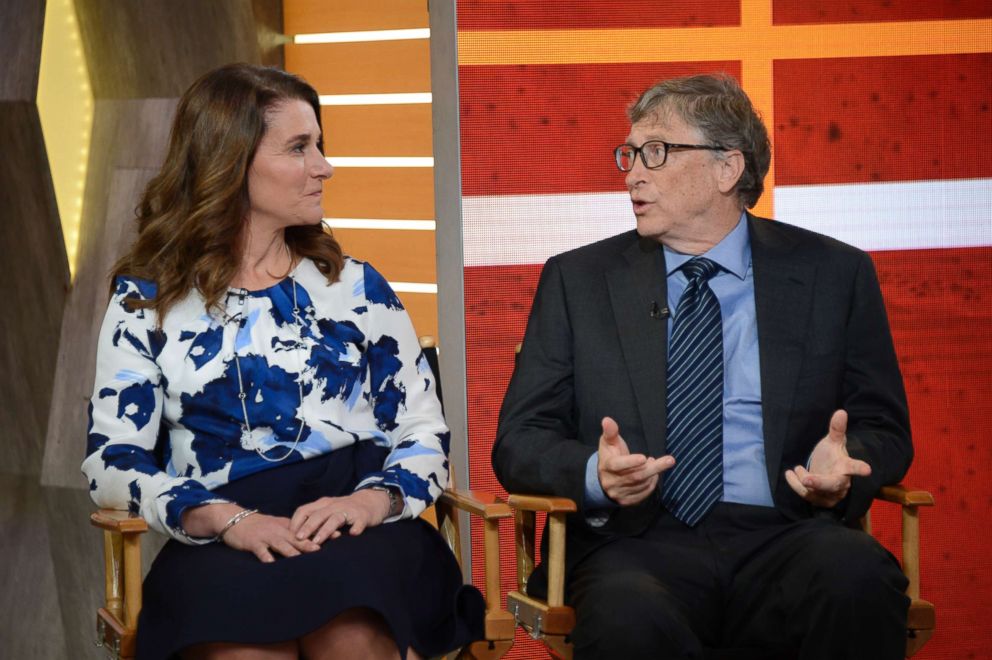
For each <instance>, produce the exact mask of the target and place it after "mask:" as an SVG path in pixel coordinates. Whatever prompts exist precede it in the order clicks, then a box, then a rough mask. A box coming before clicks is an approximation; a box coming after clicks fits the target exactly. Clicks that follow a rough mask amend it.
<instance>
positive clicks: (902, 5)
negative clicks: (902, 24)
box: [773, 0, 992, 24]
mask: <svg viewBox="0 0 992 660" xmlns="http://www.w3.org/2000/svg"><path fill="white" fill-rule="evenodd" d="M989 16H992V2H989V0H774V9H773V18H774V22H775V23H779V24H789V23H792V24H796V23H808V24H814V23H868V22H878V21H919V20H934V19H949V18H951V19H953V18H959V19H960V18H986V17H989Z"/></svg>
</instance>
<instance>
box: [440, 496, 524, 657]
mask: <svg viewBox="0 0 992 660" xmlns="http://www.w3.org/2000/svg"><path fill="white" fill-rule="evenodd" d="M456 509H457V510H460V511H467V512H468V513H470V514H473V515H476V516H479V517H480V518H482V521H483V533H482V541H483V562H484V563H483V580H484V582H485V587H486V590H485V596H486V623H485V625H486V641H487V643H488V644H494V645H495V646H494V647H493V648H491V649H489V651H487V652H485V653H483V651H482V650H481V649H476V651H478V652H477V653H476V655H478V656H479V657H489V655H490V654H494V655H493V657H499V655H500V654H501V653H500V649H501V652H502V653H505V652H506V650H507V649H509V646H510V645H512V643H513V629H514V627H515V621H514V620H513V617H512V616H511V615H510V613H509V612H507V611H506V610H505V609H503V608H502V606H501V599H500V571H499V521H500V520H502V519H503V518H509V517H510V516H511V515H512V513H513V512H512V511H511V510H510V507H509V506H508V505H507V504H506V502H503V501H502V500H500V499H499V498H498V497H496V496H495V495H493V494H491V493H485V492H478V491H471V490H458V489H456V488H448V489H446V490H445V491H444V492H443V493H441V496H440V497H438V499H437V502H435V510H436V511H437V522H438V531H440V532H441V535H442V536H444V538H445V540H446V541H447V543H448V547H449V548H451V551H452V552H453V553H455V556H456V557H457V556H459V553H460V551H461V534H460V530H459V528H458V523H457V520H456V518H455V517H456V515H457V514H456V512H455V510H456ZM486 645H487V644H484V646H486ZM472 657H475V656H472Z"/></svg>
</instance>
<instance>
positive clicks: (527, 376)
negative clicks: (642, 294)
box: [492, 258, 596, 506]
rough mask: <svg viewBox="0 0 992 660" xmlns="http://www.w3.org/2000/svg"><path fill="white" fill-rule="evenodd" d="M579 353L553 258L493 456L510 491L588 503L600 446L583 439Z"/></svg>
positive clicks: (537, 297) (533, 311)
mask: <svg viewBox="0 0 992 660" xmlns="http://www.w3.org/2000/svg"><path fill="white" fill-rule="evenodd" d="M573 360H574V356H573V341H572V324H571V318H570V315H569V310H568V304H567V296H566V290H565V283H564V279H563V277H562V272H561V269H560V267H559V264H558V261H557V259H556V258H552V259H550V260H549V261H548V262H547V264H545V266H544V269H543V271H542V272H541V279H540V282H539V283H538V287H537V292H536V293H535V295H534V304H533V306H532V307H531V313H530V318H529V319H528V321H527V331H526V333H525V335H524V341H523V348H522V350H521V352H520V355H519V357H518V360H517V366H516V369H514V372H513V377H512V378H511V379H510V384H509V387H508V388H507V392H506V397H505V398H504V399H503V406H502V408H501V410H500V415H499V426H498V429H497V432H496V442H495V444H494V445H493V454H492V460H493V468H494V470H495V473H496V477H497V479H499V481H500V483H501V484H503V486H504V487H505V488H506V489H507V490H508V491H510V492H518V493H544V494H551V495H557V496H561V497H568V498H570V499H572V500H574V501H575V502H576V503H578V504H579V506H582V504H583V501H584V497H585V475H586V466H587V464H588V462H589V457H590V456H592V454H594V453H595V452H596V448H595V447H593V446H589V445H586V444H584V443H582V442H581V441H580V440H579V439H578V429H577V428H576V419H577V411H576V397H575V382H574V362H573Z"/></svg>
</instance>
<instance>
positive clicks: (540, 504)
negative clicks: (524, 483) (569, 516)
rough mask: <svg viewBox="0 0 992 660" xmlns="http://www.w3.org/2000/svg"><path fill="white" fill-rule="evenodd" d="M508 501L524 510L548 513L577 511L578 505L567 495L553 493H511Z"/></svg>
mask: <svg viewBox="0 0 992 660" xmlns="http://www.w3.org/2000/svg"><path fill="white" fill-rule="evenodd" d="M507 503H508V504H509V505H510V507H511V508H514V509H520V510H522V511H544V512H547V513H575V512H576V511H578V507H577V506H576V505H575V502H573V501H572V500H570V499H568V498H567V497H553V496H551V495H510V496H509V497H508V498H507Z"/></svg>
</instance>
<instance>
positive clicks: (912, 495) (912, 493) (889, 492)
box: [875, 484, 934, 506]
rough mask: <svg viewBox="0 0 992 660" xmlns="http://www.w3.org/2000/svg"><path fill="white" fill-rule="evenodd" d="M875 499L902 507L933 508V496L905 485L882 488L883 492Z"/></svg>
mask: <svg viewBox="0 0 992 660" xmlns="http://www.w3.org/2000/svg"><path fill="white" fill-rule="evenodd" d="M875 499H878V500H883V501H885V502H892V503H894V504H901V505H902V506H933V504H934V499H933V495H931V494H930V493H928V492H927V491H925V490H917V489H915V488H909V487H908V486H904V485H903V484H896V485H894V486H882V490H881V491H879V493H878V494H877V495H876V496H875Z"/></svg>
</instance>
